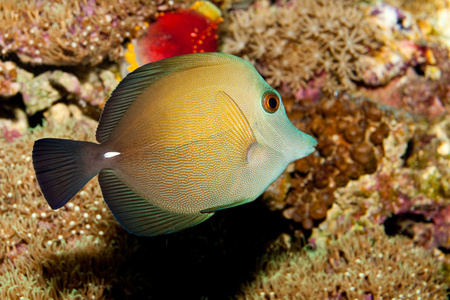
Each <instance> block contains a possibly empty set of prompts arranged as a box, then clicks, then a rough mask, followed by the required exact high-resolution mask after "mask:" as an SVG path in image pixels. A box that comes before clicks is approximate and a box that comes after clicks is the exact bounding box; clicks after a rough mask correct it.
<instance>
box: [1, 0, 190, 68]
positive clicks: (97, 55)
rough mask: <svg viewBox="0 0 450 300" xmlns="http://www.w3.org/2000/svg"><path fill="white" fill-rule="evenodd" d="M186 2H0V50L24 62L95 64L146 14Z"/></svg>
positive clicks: (141, 25) (112, 54) (117, 52)
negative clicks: (14, 54) (13, 54)
mask: <svg viewBox="0 0 450 300" xmlns="http://www.w3.org/2000/svg"><path fill="white" fill-rule="evenodd" d="M189 3H190V1H179V0H170V1H155V0H132V1H124V2H122V1H107V0H99V1H77V0H75V1H64V0H60V1H51V2H47V1H30V0H26V1H15V0H5V1H1V2H0V53H1V54H2V55H6V54H8V53H11V52H15V53H16V54H17V55H18V56H19V57H20V59H21V60H22V61H23V62H31V63H34V64H50V65H79V64H83V65H96V64H98V63H100V62H102V61H103V60H104V59H107V58H109V59H110V60H114V61H117V60H118V59H119V58H120V57H122V55H123V47H122V43H123V42H124V40H125V39H128V38H132V37H136V36H137V35H139V34H140V33H141V32H140V31H141V29H145V28H146V27H147V23H146V22H147V21H148V20H149V18H151V17H154V16H155V14H156V13H157V12H158V11H165V10H168V9H172V8H175V7H177V6H179V5H185V4H186V5H189Z"/></svg>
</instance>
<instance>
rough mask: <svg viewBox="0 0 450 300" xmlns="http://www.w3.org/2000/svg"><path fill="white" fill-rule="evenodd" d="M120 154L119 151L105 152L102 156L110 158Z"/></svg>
mask: <svg viewBox="0 0 450 300" xmlns="http://www.w3.org/2000/svg"><path fill="white" fill-rule="evenodd" d="M117 155H120V152H106V153H105V154H103V157H104V158H111V157H114V156H117Z"/></svg>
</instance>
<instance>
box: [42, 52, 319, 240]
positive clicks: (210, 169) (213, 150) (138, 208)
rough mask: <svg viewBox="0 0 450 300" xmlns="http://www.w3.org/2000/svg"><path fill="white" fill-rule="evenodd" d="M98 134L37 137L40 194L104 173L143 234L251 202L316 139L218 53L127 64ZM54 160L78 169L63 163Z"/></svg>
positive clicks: (50, 197) (238, 64)
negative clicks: (93, 139)
mask: <svg viewBox="0 0 450 300" xmlns="http://www.w3.org/2000/svg"><path fill="white" fill-rule="evenodd" d="M267 95H270V97H272V98H270V99H269V100H270V101H272V102H271V103H272V104H273V105H275V104H276V105H277V106H276V110H275V111H273V112H272V109H274V108H275V106H274V107H273V108H271V107H270V103H269V102H267V103H269V104H266V105H269V106H268V110H265V109H264V103H265V102H264V101H265V100H264V99H265V98H267ZM277 101H278V102H277ZM97 141H98V142H99V143H100V144H93V143H87V142H77V141H67V140H56V139H43V140H39V141H37V142H36V143H35V147H34V151H33V161H34V165H35V170H36V174H37V179H38V182H39V184H40V185H41V189H42V191H43V194H44V196H45V197H46V199H47V201H48V202H49V204H50V205H51V206H52V207H53V208H57V207H60V206H62V205H64V204H65V203H66V202H67V201H69V200H70V198H72V197H73V196H74V195H75V193H76V192H78V190H79V189H81V188H82V187H83V186H84V184H85V183H86V182H87V181H88V180H89V179H90V178H92V177H93V176H95V175H97V174H98V173H100V175H99V181H100V186H101V188H102V192H103V196H104V198H105V201H106V203H107V204H108V206H109V207H110V209H111V210H112V212H113V214H114V216H115V217H116V218H117V220H118V221H119V222H120V223H121V224H122V226H124V228H125V229H127V230H128V231H130V232H132V233H135V234H138V235H158V234H164V233H170V232H174V231H178V230H181V229H184V228H187V227H190V226H193V225H195V224H198V223H200V222H202V221H204V220H206V219H207V218H209V217H210V216H212V215H213V214H214V212H215V211H217V210H219V209H223V208H228V207H232V206H236V205H240V204H243V203H247V202H249V201H253V200H254V199H256V198H257V197H258V196H259V195H260V194H261V193H262V192H263V191H264V190H265V189H266V188H267V186H268V185H270V184H271V183H272V182H273V181H274V180H275V179H276V178H277V177H278V176H279V175H280V174H281V172H282V171H283V170H284V169H285V168H286V166H287V164H288V163H290V162H291V161H293V160H295V159H298V158H300V157H303V156H305V155H307V154H309V153H311V152H312V151H313V150H314V146H315V144H316V142H315V141H314V140H313V139H312V138H311V137H310V136H308V135H306V134H304V133H302V132H300V131H298V130H297V129H296V128H295V127H294V126H293V125H292V124H291V123H290V122H289V120H288V119H287V117H286V114H285V112H284V107H283V106H282V103H281V98H280V97H279V95H278V93H277V92H276V91H275V90H273V89H272V88H271V87H270V86H269V85H268V84H267V83H266V82H265V81H264V80H263V79H262V78H261V76H260V75H259V74H258V73H257V72H256V70H255V69H254V68H253V66H251V65H250V64H249V63H248V62H246V61H244V60H242V59H239V58H237V57H234V56H231V55H226V54H216V53H208V54H192V55H184V56H179V57H175V58H170V59H166V60H162V61H159V62H156V63H152V64H148V65H145V66H143V67H141V68H139V69H137V70H136V71H134V72H133V73H130V74H129V75H128V76H127V77H126V78H125V79H124V80H123V81H122V82H121V83H120V84H119V86H118V87H117V89H116V90H115V91H114V93H113V94H112V96H111V98H110V99H109V100H108V102H107V103H106V105H105V108H104V111H103V113H102V117H101V120H100V123H99V127H98V129H97ZM58 147H59V148H58ZM60 148H62V149H60ZM55 153H59V155H61V158H59V159H56V160H55ZM51 157H52V158H51ZM50 159H53V161H56V163H58V164H61V163H65V165H70V164H74V165H77V168H73V169H72V170H71V171H70V172H67V168H58V167H57V166H56V167H55V166H54V165H51V164H49V163H48V162H49V160H50ZM55 178H60V179H59V181H60V182H59V183H57V184H55V182H54V180H55ZM75 178H76V180H75ZM64 183H66V185H67V187H66V188H64Z"/></svg>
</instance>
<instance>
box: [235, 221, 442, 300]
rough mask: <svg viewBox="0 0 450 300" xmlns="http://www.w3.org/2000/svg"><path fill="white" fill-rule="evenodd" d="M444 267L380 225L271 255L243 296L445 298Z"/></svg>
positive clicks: (405, 239)
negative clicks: (323, 244)
mask: <svg viewBox="0 0 450 300" xmlns="http://www.w3.org/2000/svg"><path fill="white" fill-rule="evenodd" d="M440 267H441V264H440V263H439V262H438V261H437V260H436V258H434V257H433V256H432V254H431V252H429V251H426V250H424V249H422V248H418V247H414V245H413V243H412V242H411V241H410V240H409V239H407V238H405V237H397V238H389V237H387V236H386V235H385V233H384V231H383V229H382V228H380V227H375V228H371V229H368V230H367V231H352V232H350V233H348V234H346V235H344V236H341V237H339V238H337V239H333V240H332V241H330V242H329V244H328V245H327V247H326V249H319V250H303V251H301V252H299V253H298V252H297V253H296V252H293V253H292V252H288V253H283V254H281V255H280V254H278V255H267V256H265V257H264V258H263V260H262V261H261V262H260V270H259V273H258V274H257V275H256V279H255V280H254V281H252V282H250V283H248V284H247V285H246V286H244V287H243V292H242V294H241V295H239V297H238V299H246V300H250V299H386V298H388V299H403V298H405V299H445V298H446V295H447V285H446V284H445V279H444V276H443V275H442V273H440Z"/></svg>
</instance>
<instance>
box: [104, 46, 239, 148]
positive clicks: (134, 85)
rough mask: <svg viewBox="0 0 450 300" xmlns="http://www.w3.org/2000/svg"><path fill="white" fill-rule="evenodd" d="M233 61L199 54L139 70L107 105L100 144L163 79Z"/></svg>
mask: <svg viewBox="0 0 450 300" xmlns="http://www.w3.org/2000/svg"><path fill="white" fill-rule="evenodd" d="M230 60H236V57H234V56H232V55H229V54H224V53H196V54H186V55H180V56H176V57H171V58H167V59H163V60H160V61H157V62H153V63H149V64H146V65H143V66H141V67H139V68H137V69H136V70H135V71H133V72H132V73H130V74H128V75H127V76H126V77H125V78H124V79H123V80H122V81H121V82H120V83H119V85H118V86H117V87H116V89H115V90H114V92H113V93H112V95H111V97H110V98H109V99H108V101H107V102H106V104H105V107H104V109H103V111H102V114H101V116H100V120H99V125H98V128H97V132H96V138H97V141H98V142H99V143H102V142H104V141H106V140H107V139H108V137H109V136H110V134H111V132H112V131H113V129H114V128H115V127H116V126H117V124H118V123H119V121H120V119H121V118H122V116H123V115H124V114H125V112H126V111H127V109H128V108H129V107H130V106H131V104H132V103H133V102H134V101H135V100H136V99H137V98H139V96H140V95H141V94H142V93H143V92H144V91H145V90H146V89H147V88H149V87H150V86H151V85H153V84H154V83H155V82H157V81H158V80H159V79H161V78H162V77H165V76H167V75H169V74H171V73H174V72H177V71H181V70H188V69H193V68H198V67H203V66H211V65H218V64H221V63H222V64H225V63H228V62H230Z"/></svg>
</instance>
